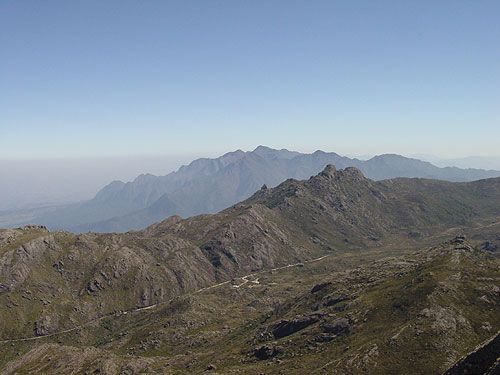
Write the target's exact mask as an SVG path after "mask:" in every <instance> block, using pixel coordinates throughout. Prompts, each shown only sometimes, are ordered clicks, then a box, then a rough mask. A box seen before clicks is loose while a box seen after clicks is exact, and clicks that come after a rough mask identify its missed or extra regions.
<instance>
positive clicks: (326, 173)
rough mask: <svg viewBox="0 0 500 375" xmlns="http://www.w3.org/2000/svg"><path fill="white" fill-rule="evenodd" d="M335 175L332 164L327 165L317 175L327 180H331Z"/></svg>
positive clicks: (335, 171)
mask: <svg viewBox="0 0 500 375" xmlns="http://www.w3.org/2000/svg"><path fill="white" fill-rule="evenodd" d="M335 173H337V168H335V165H333V164H328V165H327V166H326V167H325V168H324V169H323V171H321V172H320V173H319V174H320V175H321V176H325V177H328V178H331V177H333V176H335Z"/></svg>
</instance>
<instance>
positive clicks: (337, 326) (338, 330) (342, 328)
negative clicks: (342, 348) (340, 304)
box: [322, 318, 351, 336]
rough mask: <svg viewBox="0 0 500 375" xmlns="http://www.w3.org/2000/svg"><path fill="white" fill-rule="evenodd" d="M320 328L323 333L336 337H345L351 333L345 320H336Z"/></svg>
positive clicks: (349, 326) (347, 321) (349, 325)
mask: <svg viewBox="0 0 500 375" xmlns="http://www.w3.org/2000/svg"><path fill="white" fill-rule="evenodd" d="M322 328H323V332H325V333H333V334H334V335H337V336H343V335H347V334H348V333H349V332H351V324H350V323H349V320H347V319H346V318H338V319H335V320H334V321H333V322H331V323H325V324H324V325H323V327H322Z"/></svg>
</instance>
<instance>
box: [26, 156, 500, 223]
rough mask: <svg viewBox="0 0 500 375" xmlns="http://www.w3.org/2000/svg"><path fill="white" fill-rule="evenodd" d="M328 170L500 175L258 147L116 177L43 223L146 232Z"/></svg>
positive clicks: (380, 175) (330, 173) (463, 177)
mask: <svg viewBox="0 0 500 375" xmlns="http://www.w3.org/2000/svg"><path fill="white" fill-rule="evenodd" d="M264 150H265V151H264ZM327 165H328V167H327V168H325V166H327ZM333 165H335V166H336V168H337V169H341V168H346V167H354V168H356V169H354V168H346V169H345V171H343V172H341V171H338V172H339V174H338V175H337V174H336V171H335V167H333ZM322 169H324V170H323V172H322V175H323V177H326V178H328V179H335V178H342V176H344V177H345V176H348V175H349V176H350V177H351V178H355V179H358V180H359V179H360V178H362V176H361V172H360V171H362V172H363V173H364V174H365V175H366V176H368V177H370V178H372V179H374V180H383V179H389V178H396V177H421V178H437V179H441V180H449V181H472V180H478V179H484V178H489V177H498V176H500V172H498V171H484V170H473V169H467V170H463V169H458V168H438V167H436V166H433V165H432V164H430V163H426V162H422V161H419V160H415V159H409V158H405V157H402V156H399V155H380V156H377V157H374V158H372V159H370V160H367V161H362V160H357V159H350V158H347V157H342V156H340V155H337V154H335V153H326V152H322V151H317V152H314V153H313V154H301V153H298V152H293V151H288V150H273V149H270V148H268V147H258V148H256V149H255V150H254V151H252V152H243V151H241V150H237V151H235V152H230V153H228V154H225V155H223V156H221V157H219V158H216V159H198V160H195V161H193V162H192V163H191V164H189V165H188V166H183V167H181V168H180V169H179V170H178V171H177V172H174V173H170V174H169V175H166V176H153V175H150V174H146V175H140V176H138V177H137V178H136V179H135V180H134V181H131V182H127V183H123V182H120V181H114V182H112V183H111V184H109V185H108V186H106V187H104V188H103V189H101V191H99V192H98V193H97V194H96V196H95V197H94V199H92V200H90V201H87V202H84V203H83V204H78V205H72V206H69V207H66V208H64V209H58V210H56V211H55V212H49V213H45V214H41V215H40V216H39V217H37V218H36V220H37V222H39V223H44V224H47V225H49V226H50V227H51V228H57V229H59V228H62V229H67V230H71V231H79V232H87V231H98V232H115V231H120V232H124V231H127V230H131V229H143V228H145V227H147V226H148V225H151V224H152V223H154V222H157V221H160V220H162V219H164V218H166V217H168V216H171V215H174V214H177V215H181V216H183V217H188V216H193V215H198V214H203V213H212V212H216V211H218V210H221V209H224V208H226V207H229V206H231V205H233V204H235V203H236V202H238V201H241V200H243V199H247V198H248V197H249V196H251V195H252V194H253V193H255V192H256V191H257V190H259V188H260V187H261V186H263V185H264V184H265V185H267V186H269V187H274V186H277V185H278V184H279V183H281V182H282V181H284V180H286V179H287V178H294V179H305V178H309V176H311V175H316V174H317V173H319V172H321V170H322ZM335 176H337V177H335Z"/></svg>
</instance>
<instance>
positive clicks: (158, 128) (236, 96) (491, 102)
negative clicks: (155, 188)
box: [0, 0, 500, 159]
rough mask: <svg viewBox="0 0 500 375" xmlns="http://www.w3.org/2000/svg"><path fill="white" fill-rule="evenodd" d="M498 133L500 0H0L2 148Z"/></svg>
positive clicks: (424, 149)
mask: <svg viewBox="0 0 500 375" xmlns="http://www.w3.org/2000/svg"><path fill="white" fill-rule="evenodd" d="M499 140H500V1H498V0H491V1H488V0H481V1H472V0H467V1H465V0H464V1H460V0H449V1H445V0H443V1H435V0H432V1H422V0H419V1H414V0H412V1H401V0H394V1H372V0H367V1H350V0H345V1H333V0H328V1H310V0H304V1H293V0H284V1H273V0H266V1H238V0H228V1H217V0H210V1H206V0H200V1H175V2H174V1H123V0H120V1H111V0H108V1H90V0H85V1H38V0H37V1H27V0H26V1H24V0H23V1H14V0H12V1H8V0H6V1H2V2H0V159H13V158H14V159H23V158H28V159H33V158H34V159H42V158H54V157H57V158H65V157H90V156H92V157H96V156H114V155H130V154H134V155H135V154H146V155H153V154H193V153H197V154H200V153H202V154H203V153H217V152H223V151H229V150H232V149H237V148H243V149H253V148H254V147H255V146H257V145H258V144H266V145H269V146H274V147H287V148H290V149H296V150H300V151H312V150H315V149H318V148H320V149H324V150H326V151H336V152H338V153H348V154H373V153H382V152H397V153H404V154H411V153H427V154H434V155H440V156H449V157H451V156H465V155H495V154H496V155H498V154H500V150H499V146H498V144H499Z"/></svg>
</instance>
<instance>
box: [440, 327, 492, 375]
mask: <svg viewBox="0 0 500 375" xmlns="http://www.w3.org/2000/svg"><path fill="white" fill-rule="evenodd" d="M499 356H500V333H497V334H496V335H495V336H494V337H493V338H491V339H490V340H488V341H486V342H485V343H484V344H482V345H481V346H479V347H478V348H476V349H475V350H474V351H473V352H472V353H470V354H468V355H467V356H465V357H464V358H462V359H460V360H459V361H458V362H457V363H456V364H454V365H453V366H452V367H451V368H450V369H448V370H447V371H446V372H445V373H444V375H463V374H478V375H495V374H498V373H500V362H499V361H498V358H499Z"/></svg>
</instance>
